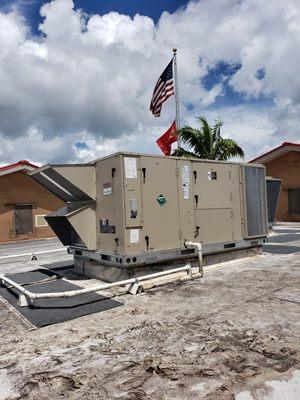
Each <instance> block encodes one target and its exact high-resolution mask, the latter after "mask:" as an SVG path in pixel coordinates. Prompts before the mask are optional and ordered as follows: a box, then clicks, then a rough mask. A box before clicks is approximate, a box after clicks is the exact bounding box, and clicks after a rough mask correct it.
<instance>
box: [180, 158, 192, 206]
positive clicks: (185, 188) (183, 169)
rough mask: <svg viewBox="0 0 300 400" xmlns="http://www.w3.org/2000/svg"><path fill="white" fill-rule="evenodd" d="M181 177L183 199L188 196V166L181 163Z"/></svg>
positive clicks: (186, 198)
mask: <svg viewBox="0 0 300 400" xmlns="http://www.w3.org/2000/svg"><path fill="white" fill-rule="evenodd" d="M181 179H182V190H183V198H184V199H185V200H188V199H189V198H190V167H189V165H183V166H182V167H181Z"/></svg>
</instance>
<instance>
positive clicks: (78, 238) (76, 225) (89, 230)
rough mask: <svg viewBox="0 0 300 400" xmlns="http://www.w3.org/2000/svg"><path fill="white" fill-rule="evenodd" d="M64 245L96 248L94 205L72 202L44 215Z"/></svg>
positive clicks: (89, 248)
mask: <svg viewBox="0 0 300 400" xmlns="http://www.w3.org/2000/svg"><path fill="white" fill-rule="evenodd" d="M45 219H46V221H47V222H48V224H49V225H50V226H51V228H52V229H53V231H54V232H55V233H56V235H57V236H58V238H59V239H60V241H61V242H62V244H63V245H65V246H70V245H76V246H82V247H86V248H87V249H88V250H96V247H97V244H96V236H95V231H96V218H95V205H94V204H84V203H80V202H78V203H73V204H69V205H67V206H66V207H63V208H61V209H59V210H57V211H54V212H52V213H50V214H48V215H47V216H46V217H45Z"/></svg>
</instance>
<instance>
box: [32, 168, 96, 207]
mask: <svg viewBox="0 0 300 400" xmlns="http://www.w3.org/2000/svg"><path fill="white" fill-rule="evenodd" d="M29 175H30V177H31V178H32V179H34V180H35V181H37V182H38V183H40V184H41V185H42V186H44V187H45V188H46V189H47V190H49V192H51V193H53V194H54V195H55V196H57V197H59V198H60V199H62V200H63V201H64V202H66V203H67V202H74V201H95V199H96V178H95V167H94V165H90V164H89V165H86V164H52V165H45V166H44V167H41V168H38V169H36V170H35V171H33V172H31V173H30V174H29Z"/></svg>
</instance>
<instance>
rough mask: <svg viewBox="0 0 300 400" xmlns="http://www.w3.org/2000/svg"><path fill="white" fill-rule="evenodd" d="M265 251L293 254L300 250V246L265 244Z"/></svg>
mask: <svg viewBox="0 0 300 400" xmlns="http://www.w3.org/2000/svg"><path fill="white" fill-rule="evenodd" d="M263 251H264V252H266V253H271V254H292V253H298V252H300V246H299V247H297V246H280V245H275V246H272V245H268V244H264V245H263Z"/></svg>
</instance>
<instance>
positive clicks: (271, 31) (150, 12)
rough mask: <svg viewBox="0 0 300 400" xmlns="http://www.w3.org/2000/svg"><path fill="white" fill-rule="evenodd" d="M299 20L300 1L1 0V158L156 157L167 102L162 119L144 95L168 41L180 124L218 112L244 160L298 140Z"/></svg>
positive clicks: (168, 114)
mask: <svg viewBox="0 0 300 400" xmlns="http://www.w3.org/2000/svg"><path fill="white" fill-rule="evenodd" d="M112 11H113V12H114V13H111V12H112ZM164 11H168V13H164ZM41 14H42V16H41ZM136 14H139V15H140V16H136ZM299 25H300V3H299V1H298V0H286V1H285V2H282V0H273V1H272V2H266V1H265V0H244V1H240V0H193V1H191V2H188V1H183V0H164V1H156V0H155V1H149V0H148V1H138V0H131V1H126V0H110V1H107V0H97V1H95V0H74V1H72V0H53V1H52V2H50V1H48V0H14V1H12V0H2V1H1V3H0V49H1V52H0V86H1V98H0V142H1V147H0V164H1V163H5V162H10V161H11V160H12V159H14V160H16V159H18V158H20V159H23V158H28V159H30V160H31V161H33V162H37V163H44V162H49V161H51V162H53V161H54V162H62V161H63V162H66V161H69V162H78V161H79V162H84V161H89V160H91V159H93V158H96V157H100V156H102V155H106V154H109V153H112V152H114V151H119V150H129V151H139V152H147V153H157V154H159V152H160V150H159V149H158V148H157V146H156V143H155V142H156V139H157V138H158V137H159V136H160V135H161V134H162V133H163V132H164V131H165V130H166V129H167V128H168V127H169V126H170V124H171V123H172V121H173V119H174V98H170V99H168V101H167V102H166V103H165V104H164V105H163V111H162V114H161V117H160V118H153V117H152V115H151V114H150V113H149V102H150V99H151V94H152V90H153V87H154V85H155V82H156V80H157V78H158V76H159V74H160V73H161V72H162V70H163V69H164V68H165V66H166V65H167V63H168V61H169V60H170V58H171V50H172V48H173V47H177V48H178V73H179V89H180V103H181V104H180V105H181V121H182V124H191V125H195V124H196V117H197V116H199V115H205V116H206V117H207V118H208V120H209V122H210V123H213V122H214V120H215V119H217V118H221V119H222V120H223V121H224V125H223V134H224V136H226V137H232V138H233V139H235V140H237V141H238V142H239V144H240V145H241V146H242V147H243V148H244V150H245V153H246V156H247V158H251V157H253V156H255V155H257V154H258V153H260V152H262V151H267V150H269V149H270V148H271V147H273V146H276V145H278V144H280V142H281V141H299V139H300V136H299V132H300V123H299V117H298V116H299V112H300V99H299V93H300V78H299V73H298V65H299V64H300V38H299V36H300V35H299V32H298V30H297V27H299ZM39 27H40V28H39ZM282 60H284V62H282ZM28 143H31V146H28Z"/></svg>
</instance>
